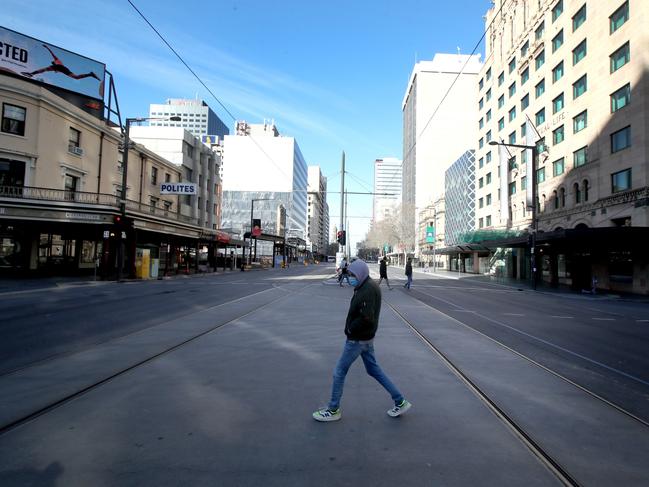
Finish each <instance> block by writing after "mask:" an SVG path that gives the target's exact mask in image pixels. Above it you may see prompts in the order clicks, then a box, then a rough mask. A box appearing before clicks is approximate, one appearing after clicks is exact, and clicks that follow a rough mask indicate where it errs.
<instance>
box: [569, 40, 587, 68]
mask: <svg viewBox="0 0 649 487" xmlns="http://www.w3.org/2000/svg"><path fill="white" fill-rule="evenodd" d="M587 52H588V48H587V46H586V39H584V40H583V41H581V42H580V43H579V45H578V46H577V47H575V48H574V49H573V50H572V65H573V66H574V65H575V64H577V63H578V62H579V61H581V60H582V59H584V58H585V57H586V54H587Z"/></svg>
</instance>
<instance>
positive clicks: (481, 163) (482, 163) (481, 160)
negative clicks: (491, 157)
mask: <svg viewBox="0 0 649 487" xmlns="http://www.w3.org/2000/svg"><path fill="white" fill-rule="evenodd" d="M483 166H484V157H481V158H480V159H479V160H478V167H479V168H480V169H482V167H483Z"/></svg>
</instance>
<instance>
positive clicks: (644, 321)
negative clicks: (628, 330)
mask: <svg viewBox="0 0 649 487" xmlns="http://www.w3.org/2000/svg"><path fill="white" fill-rule="evenodd" d="M635 322H636V323H649V320H635Z"/></svg>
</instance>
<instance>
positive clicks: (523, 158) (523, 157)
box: [521, 124, 527, 164]
mask: <svg viewBox="0 0 649 487" xmlns="http://www.w3.org/2000/svg"><path fill="white" fill-rule="evenodd" d="M524 128H525V124H523V125H522V126H521V132H524V130H523V129H524ZM521 137H525V136H524V135H522V136H521ZM526 163H527V150H522V151H521V164H526Z"/></svg>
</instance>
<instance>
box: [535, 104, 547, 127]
mask: <svg viewBox="0 0 649 487" xmlns="http://www.w3.org/2000/svg"><path fill="white" fill-rule="evenodd" d="M535 117H536V125H537V126H539V125H541V124H543V123H544V122H545V108H541V109H540V110H539V111H538V112H536V115H535Z"/></svg>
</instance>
